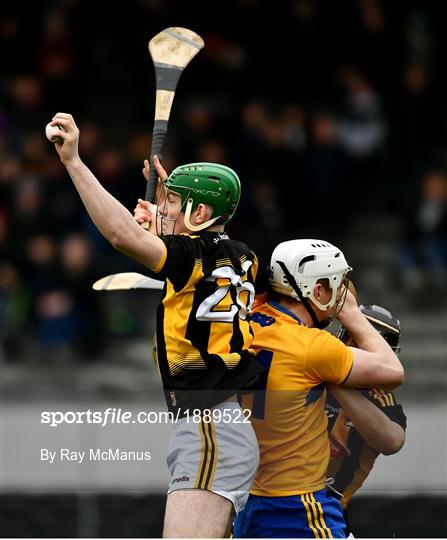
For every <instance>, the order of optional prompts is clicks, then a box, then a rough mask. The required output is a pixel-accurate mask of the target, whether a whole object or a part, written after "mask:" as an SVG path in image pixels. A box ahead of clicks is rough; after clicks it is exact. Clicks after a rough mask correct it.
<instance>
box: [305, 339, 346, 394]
mask: <svg viewBox="0 0 447 540" xmlns="http://www.w3.org/2000/svg"><path fill="white" fill-rule="evenodd" d="M352 362H353V353H352V351H351V349H350V348H349V347H347V346H346V345H345V344H344V343H342V342H341V341H340V340H338V339H337V338H336V337H334V336H333V335H332V334H330V333H329V332H326V331H324V330H322V331H319V332H317V333H316V334H315V336H314V337H313V338H312V339H311V340H310V341H309V345H308V347H307V354H306V364H305V369H306V374H307V375H308V376H309V377H310V378H311V379H312V380H313V381H315V382H317V381H319V382H331V383H334V384H342V383H343V382H344V381H345V380H346V378H347V377H348V375H349V373H350V372H351V369H352Z"/></svg>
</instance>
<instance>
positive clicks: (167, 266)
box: [155, 235, 198, 290]
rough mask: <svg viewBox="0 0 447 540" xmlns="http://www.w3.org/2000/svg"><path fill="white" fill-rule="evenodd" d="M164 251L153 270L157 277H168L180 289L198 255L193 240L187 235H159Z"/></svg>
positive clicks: (185, 281)
mask: <svg viewBox="0 0 447 540" xmlns="http://www.w3.org/2000/svg"><path fill="white" fill-rule="evenodd" d="M160 239H161V240H162V241H163V243H164V245H165V247H166V252H165V255H164V256H163V257H162V258H161V260H160V262H159V263H158V266H157V268H156V269H155V272H156V273H157V274H158V277H159V278H164V279H169V281H171V282H172V284H173V285H174V287H175V288H176V289H177V290H180V289H182V288H183V287H184V286H185V285H186V283H187V281H188V279H189V277H190V276H191V273H192V271H193V268H194V264H195V262H196V259H197V257H198V254H197V248H196V246H195V243H194V240H193V239H192V238H191V237H190V236H187V235H167V236H160Z"/></svg>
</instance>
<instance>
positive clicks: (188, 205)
mask: <svg viewBox="0 0 447 540" xmlns="http://www.w3.org/2000/svg"><path fill="white" fill-rule="evenodd" d="M192 204H193V200H192V199H188V202H187V203H186V209H185V225H186V226H187V227H188V229H189V230H191V231H202V230H203V229H206V228H207V227H209V226H210V225H212V224H213V223H215V222H216V221H217V220H218V219H219V218H220V216H217V217H214V218H211V219H209V220H208V221H205V223H202V224H200V225H193V224H192V223H191V219H190V218H191V211H192Z"/></svg>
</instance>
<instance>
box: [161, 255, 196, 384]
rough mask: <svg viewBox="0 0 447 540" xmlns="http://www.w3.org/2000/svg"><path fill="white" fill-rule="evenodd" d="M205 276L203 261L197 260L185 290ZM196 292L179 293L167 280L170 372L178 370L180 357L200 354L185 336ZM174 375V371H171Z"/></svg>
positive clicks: (165, 319) (166, 329)
mask: <svg viewBox="0 0 447 540" xmlns="http://www.w3.org/2000/svg"><path fill="white" fill-rule="evenodd" d="M202 277H203V271H202V263H201V261H196V263H195V265H194V269H193V271H192V273H191V276H190V278H189V280H188V282H187V283H186V285H185V287H184V288H183V290H187V289H188V288H190V287H191V284H194V283H196V282H197V281H198V280H200V279H201V278H202ZM193 301H194V294H182V295H178V294H177V293H176V291H175V290H174V285H173V284H172V283H171V281H170V280H169V279H167V280H166V295H165V297H164V299H163V306H164V308H165V314H164V317H163V333H164V336H165V343H166V352H167V358H168V366H169V371H170V373H171V372H172V371H174V372H175V373H177V372H178V369H177V368H178V359H179V358H184V359H185V360H188V358H191V357H189V355H190V354H191V355H193V356H192V358H197V357H198V356H199V355H198V353H197V349H195V348H194V347H193V346H192V344H191V342H190V341H189V340H188V339H186V338H185V335H186V329H187V325H188V318H189V315H190V313H191V310H192V305H193ZM171 375H172V373H171Z"/></svg>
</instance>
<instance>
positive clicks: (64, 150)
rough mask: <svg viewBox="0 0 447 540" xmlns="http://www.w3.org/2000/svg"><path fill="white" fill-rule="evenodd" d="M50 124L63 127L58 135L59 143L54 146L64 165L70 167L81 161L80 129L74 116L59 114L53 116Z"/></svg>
mask: <svg viewBox="0 0 447 540" xmlns="http://www.w3.org/2000/svg"><path fill="white" fill-rule="evenodd" d="M50 124H51V125H52V126H57V125H59V126H61V127H62V129H61V131H60V133H59V134H58V137H59V142H57V143H55V145H54V146H55V148H56V151H57V153H58V154H59V157H60V158H61V161H62V163H63V164H64V165H68V164H69V163H74V162H75V161H77V160H79V159H80V158H79V153H78V145H79V129H78V126H77V125H76V123H75V121H74V119H73V116H72V115H71V114H67V113H57V114H55V115H54V116H53V119H52V120H51V122H50Z"/></svg>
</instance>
